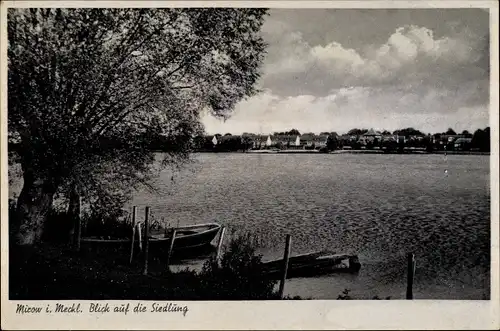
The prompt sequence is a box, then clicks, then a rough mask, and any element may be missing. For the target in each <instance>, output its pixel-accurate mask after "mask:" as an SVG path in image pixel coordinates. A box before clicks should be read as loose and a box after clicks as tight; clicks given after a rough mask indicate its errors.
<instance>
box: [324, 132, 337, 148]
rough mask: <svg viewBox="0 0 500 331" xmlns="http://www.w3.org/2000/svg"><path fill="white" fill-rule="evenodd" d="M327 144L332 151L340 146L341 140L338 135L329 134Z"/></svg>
mask: <svg viewBox="0 0 500 331" xmlns="http://www.w3.org/2000/svg"><path fill="white" fill-rule="evenodd" d="M326 146H327V148H328V149H329V150H330V151H334V150H337V149H338V148H339V140H338V138H337V136H336V135H329V136H328V139H327V140H326Z"/></svg>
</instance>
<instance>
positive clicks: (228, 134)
mask: <svg viewBox="0 0 500 331" xmlns="http://www.w3.org/2000/svg"><path fill="white" fill-rule="evenodd" d="M227 136H232V134H230V133H226V134H225V135H224V137H227Z"/></svg>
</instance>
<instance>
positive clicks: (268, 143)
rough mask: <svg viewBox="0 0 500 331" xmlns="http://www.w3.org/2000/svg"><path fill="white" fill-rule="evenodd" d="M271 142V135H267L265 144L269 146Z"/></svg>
mask: <svg viewBox="0 0 500 331" xmlns="http://www.w3.org/2000/svg"><path fill="white" fill-rule="evenodd" d="M272 144H273V140H272V139H271V135H269V136H267V140H266V146H267V147H269V146H272Z"/></svg>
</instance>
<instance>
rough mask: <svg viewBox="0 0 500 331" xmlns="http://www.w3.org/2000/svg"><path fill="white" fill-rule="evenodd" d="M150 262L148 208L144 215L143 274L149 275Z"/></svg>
mask: <svg viewBox="0 0 500 331" xmlns="http://www.w3.org/2000/svg"><path fill="white" fill-rule="evenodd" d="M148 260H149V206H147V207H146V213H145V215H144V270H143V272H142V273H143V274H144V275H147V274H148Z"/></svg>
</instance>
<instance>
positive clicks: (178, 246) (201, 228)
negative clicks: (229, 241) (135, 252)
mask: <svg viewBox="0 0 500 331" xmlns="http://www.w3.org/2000/svg"><path fill="white" fill-rule="evenodd" d="M220 228H221V226H220V225H219V224H217V223H206V224H194V225H186V226H180V227H176V228H173V229H168V230H167V229H166V230H164V231H154V232H152V233H151V234H150V236H149V238H150V239H149V244H150V245H151V247H163V246H167V249H168V248H169V245H166V244H167V243H169V242H170V240H171V238H172V233H173V230H174V229H175V240H174V247H173V249H174V250H182V249H191V248H199V247H203V246H208V245H210V244H211V242H212V240H214V238H215V237H216V236H217V234H218V233H219V230H220Z"/></svg>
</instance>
